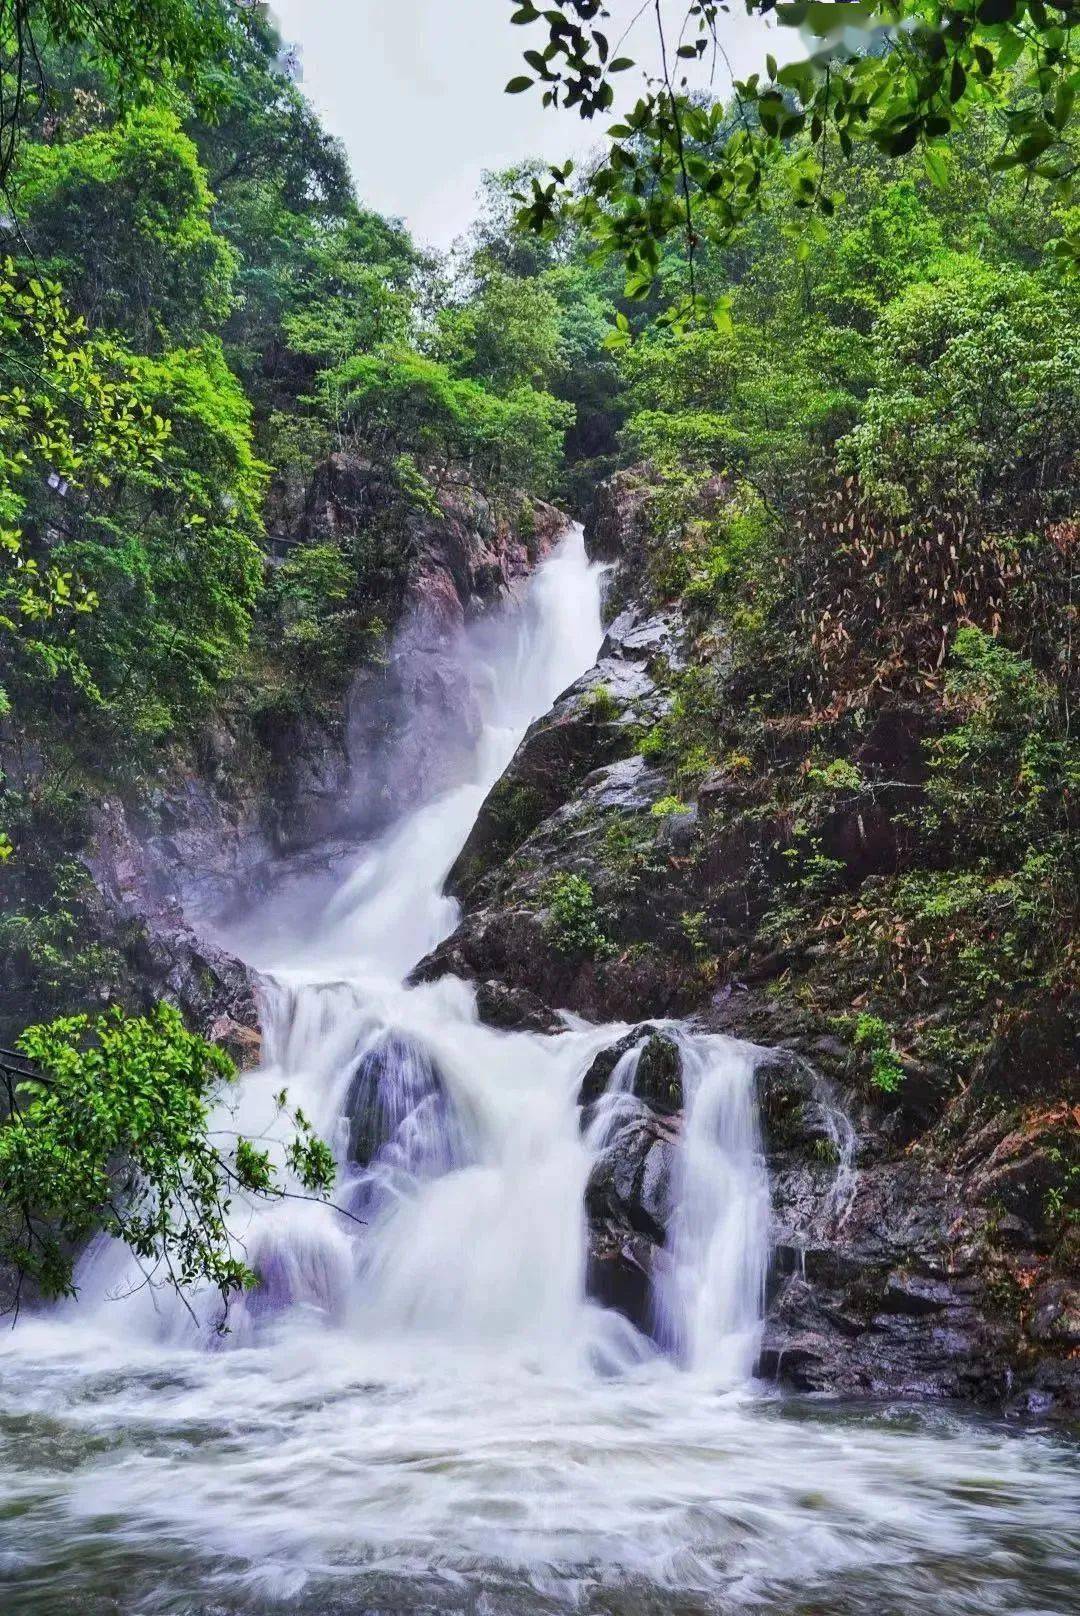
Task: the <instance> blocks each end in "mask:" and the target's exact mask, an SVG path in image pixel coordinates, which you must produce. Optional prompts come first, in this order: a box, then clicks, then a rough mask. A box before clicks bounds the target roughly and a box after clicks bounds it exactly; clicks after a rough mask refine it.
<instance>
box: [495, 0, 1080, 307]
mask: <svg viewBox="0 0 1080 1616" xmlns="http://www.w3.org/2000/svg"><path fill="white" fill-rule="evenodd" d="M646 10H648V11H649V13H650V15H651V17H652V19H653V22H654V26H655V29H656V31H657V35H658V43H659V49H660V56H661V62H662V70H661V73H660V76H659V78H658V79H657V80H650V81H649V82H648V83H647V84H646V87H645V90H644V93H643V94H642V95H641V96H640V97H639V98H638V100H637V101H636V103H635V105H634V106H633V107H632V108H631V109H630V110H628V111H627V112H626V113H625V114H623V115H622V116H621V117H620V118H619V119H618V120H617V122H616V123H615V124H613V125H612V126H611V127H610V129H609V130H608V135H609V141H610V144H609V146H608V150H607V153H606V155H605V157H604V158H603V160H602V161H601V162H600V163H598V164H597V165H595V166H594V167H592V169H591V171H590V173H589V175H588V177H587V179H586V180H585V182H584V184H583V186H582V188H581V191H580V194H579V199H578V204H577V205H578V209H579V211H580V213H581V214H582V216H583V217H584V218H585V219H586V220H587V221H588V224H589V227H590V229H591V230H592V231H593V232H594V233H595V235H596V238H597V242H598V247H599V250H601V251H603V252H605V253H607V254H610V255H612V256H615V257H617V258H619V259H620V260H621V261H622V262H624V263H625V266H626V270H627V284H626V293H627V296H629V297H639V298H644V297H646V296H648V294H649V291H650V289H651V286H652V282H653V279H654V277H655V275H656V273H657V271H658V270H659V268H660V264H661V258H662V254H663V252H664V249H665V246H666V245H667V244H668V243H670V242H672V241H673V240H681V242H682V246H683V249H684V252H685V259H686V272H687V274H686V285H685V287H684V289H683V293H682V295H681V297H680V298H679V300H678V301H677V302H676V303H675V304H674V305H673V306H672V308H671V310H670V311H669V313H668V317H669V318H670V319H671V320H673V321H674V322H676V323H686V322H687V321H692V320H696V319H698V318H699V317H701V316H706V317H711V314H712V307H711V305H710V304H709V301H708V299H706V298H705V297H704V295H703V294H702V292H701V289H700V287H699V285H698V280H697V260H698V258H699V256H700V251H701V248H702V246H703V244H705V243H707V242H710V241H711V242H719V243H724V242H728V241H730V240H731V239H732V237H733V235H734V233H735V231H736V230H737V229H738V227H739V226H740V225H741V224H742V223H743V222H744V221H745V220H746V219H747V218H749V217H750V216H751V215H752V214H753V213H754V212H755V211H757V210H758V209H759V208H760V207H761V206H762V203H763V197H764V194H765V192H766V190H767V186H766V183H765V182H766V181H767V179H768V178H769V176H770V175H772V174H774V173H775V174H779V175H780V176H782V179H783V183H784V188H785V190H786V193H787V197H788V201H789V203H790V204H791V206H792V208H793V209H794V212H795V214H796V217H797V218H801V223H800V224H799V226H798V229H799V232H800V234H801V235H802V237H803V238H804V241H805V242H806V244H807V246H808V244H809V242H810V241H812V240H813V239H815V238H816V237H819V236H820V231H821V228H822V226H823V220H824V219H827V218H830V217H832V215H833V214H834V213H835V211H836V206H837V193H836V184H837V174H836V163H835V159H834V157H833V155H832V152H833V147H834V146H835V147H836V149H837V152H838V153H839V155H840V156H841V157H842V158H848V157H850V155H851V154H852V152H853V150H854V149H855V147H856V144H857V143H862V142H867V141H868V142H871V143H872V144H873V145H874V146H875V147H876V148H877V149H878V150H879V151H881V152H882V153H883V154H884V155H886V156H887V157H889V158H892V159H899V158H902V157H904V156H905V155H906V154H907V153H909V152H911V151H912V150H914V149H915V148H916V147H918V148H919V149H920V150H921V151H922V153H923V158H924V162H925V164H926V167H927V171H928V172H929V173H930V174H931V176H932V177H933V178H934V179H935V180H936V181H937V182H939V183H944V182H945V178H946V175H947V153H948V147H949V144H950V142H951V141H952V140H953V139H954V138H955V135H956V133H957V131H958V130H961V129H963V127H964V126H965V124H966V123H967V121H968V119H969V118H970V116H971V114H972V112H973V111H974V110H976V109H978V108H982V107H986V106H992V107H994V108H995V109H997V110H998V111H999V112H1000V114H1001V139H1000V142H999V147H998V151H997V154H996V156H995V157H994V158H993V164H994V166H995V167H996V168H998V169H1002V170H1004V169H1009V168H1020V169H1023V170H1024V171H1025V172H1027V173H1028V174H1029V175H1030V176H1031V177H1032V178H1033V179H1035V180H1036V181H1038V182H1042V183H1045V184H1047V185H1048V186H1051V187H1053V188H1054V189H1055V190H1056V192H1057V193H1058V195H1059V196H1060V197H1061V198H1062V199H1063V200H1064V201H1065V202H1066V203H1067V202H1069V200H1070V199H1071V196H1072V191H1073V185H1074V180H1075V176H1076V174H1077V172H1078V165H1077V156H1076V151H1075V148H1074V142H1073V140H1072V138H1071V136H1072V134H1073V133H1074V132H1075V128H1076V119H1075V115H1074V108H1075V103H1076V94H1077V90H1078V89H1080V44H1078V40H1080V34H1078V32H1077V29H1076V27H1075V25H1076V23H1077V22H1078V21H1080V0H1052V3H1050V4H1045V3H1044V0H955V3H953V4H951V5H939V4H936V3H931V0H850V3H845V4H817V3H811V4H807V3H804V0H799V3H794V4H780V5H776V4H775V0H747V10H748V12H750V13H751V14H755V13H757V14H764V13H766V12H770V11H775V12H776V15H777V17H778V20H779V21H780V22H781V23H783V24H787V25H789V26H798V27H802V28H803V29H804V30H805V31H807V32H808V33H809V34H810V35H811V36H813V37H814V38H815V39H816V42H817V43H816V47H815V49H814V51H813V53H812V54H811V55H809V56H808V57H807V58H806V59H805V60H803V61H796V62H792V63H790V64H788V65H787V66H784V67H782V68H778V67H777V64H776V62H775V61H774V60H773V59H772V58H771V57H768V58H767V59H766V62H765V64H764V66H765V72H764V74H761V73H755V74H752V75H751V76H750V77H749V78H748V79H747V80H745V81H737V82H736V83H735V86H734V115H733V116H730V117H729V115H728V114H727V112H726V111H725V109H724V108H722V107H721V106H720V105H719V104H718V103H714V102H712V101H711V99H709V98H698V97H695V96H694V94H693V93H692V86H691V84H690V80H689V77H688V73H689V70H690V68H691V65H693V66H697V65H698V64H709V63H710V62H711V63H712V64H713V66H714V67H715V62H716V59H717V57H718V56H720V57H722V56H723V31H722V15H723V13H725V12H726V11H727V10H728V6H727V4H725V3H718V0H689V3H688V4H687V5H686V7H685V14H684V21H683V25H682V28H681V30H680V32H679V35H678V38H677V39H674V38H670V37H669V36H668V34H667V32H666V31H665V25H664V20H663V14H662V10H661V6H660V4H659V0H655V3H654V5H653V6H652V7H649V8H647V7H642V8H640V10H639V11H638V12H637V13H636V16H641V14H642V13H643V12H644V11H646ZM511 20H512V21H513V22H515V23H517V24H521V25H525V26H530V25H534V24H535V25H539V27H540V28H541V29H542V30H543V32H544V34H545V35H546V44H545V45H544V47H543V48H542V49H539V50H537V49H529V50H527V51H526V52H525V61H526V63H527V65H528V67H529V69H530V73H529V74H528V75H521V76H519V77H517V78H515V79H512V80H511V82H510V84H509V85H508V86H507V89H508V91H510V92H511V93H515V94H517V93H520V92H522V91H524V90H528V89H529V88H530V87H532V86H533V85H534V84H538V85H540V86H541V88H542V94H543V97H544V102H545V105H550V106H562V107H566V108H576V109H577V110H578V112H579V114H580V115H581V116H582V117H583V118H587V119H588V118H593V117H595V116H597V115H598V114H604V113H608V112H610V111H611V110H612V109H613V107H614V103H615V88H614V85H615V82H616V78H615V76H616V75H618V74H620V73H622V72H624V71H625V70H626V69H628V68H630V67H632V66H633V61H632V59H631V58H630V57H627V56H622V55H617V54H615V53H614V52H613V51H612V49H611V46H610V43H609V37H608V32H607V31H606V30H608V29H609V26H610V24H611V23H612V22H614V19H613V18H612V16H611V12H610V11H609V8H608V7H607V6H605V5H604V4H603V3H602V0H556V3H555V5H554V6H550V7H548V8H547V9H546V10H544V11H543V12H541V10H539V9H538V8H537V7H536V6H535V5H533V4H532V3H531V0H524V3H521V4H516V5H515V10H514V13H513V16H512V19H511ZM627 20H628V21H632V19H631V17H630V16H629V14H628V16H627ZM601 25H603V26H601ZM616 26H618V24H616ZM799 137H802V138H801V139H800V138H799ZM793 142H795V144H794V145H793V144H792V143H793ZM830 165H831V166H830ZM571 167H572V165H569V164H568V165H566V166H565V167H564V168H562V169H556V170H554V171H552V174H551V175H550V176H549V177H548V178H547V179H546V181H545V180H541V179H539V178H536V177H533V178H532V180H531V194H530V195H529V196H528V197H526V196H525V194H524V193H523V194H522V202H523V209H522V215H521V216H522V218H523V220H524V221H525V222H527V223H528V224H529V225H530V226H531V227H532V228H533V229H535V230H539V231H541V232H543V231H545V230H547V229H550V228H551V227H552V225H553V223H554V220H555V215H556V209H557V198H558V196H559V193H560V191H561V190H562V189H563V188H564V187H565V185H566V183H567V182H568V180H569V177H570V171H571ZM1057 250H1058V253H1059V256H1060V258H1061V260H1062V262H1063V263H1072V264H1076V263H1080V230H1077V228H1076V224H1075V219H1070V220H1069V221H1067V222H1066V228H1065V229H1064V230H1063V232H1062V235H1061V236H1060V237H1059V239H1058V243H1057Z"/></svg>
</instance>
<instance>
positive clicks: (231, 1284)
mask: <svg viewBox="0 0 1080 1616" xmlns="http://www.w3.org/2000/svg"><path fill="white" fill-rule="evenodd" d="M18 1048H19V1053H20V1054H21V1055H22V1056H24V1057H25V1059H26V1061H27V1062H29V1063H30V1066H31V1068H32V1070H33V1072H34V1074H35V1075H34V1076H33V1077H20V1076H19V1075H18V1074H17V1072H15V1071H14V1070H13V1069H10V1068H6V1069H4V1070H3V1071H2V1072H0V1081H3V1083H4V1084H5V1085H6V1089H7V1094H8V1100H9V1106H10V1109H9V1112H8V1114H7V1116H6V1118H5V1119H4V1121H3V1122H2V1123H0V1257H2V1258H3V1260H4V1261H5V1262H6V1263H8V1264H11V1265H13V1266H14V1268H15V1270H16V1273H17V1274H18V1275H19V1276H20V1277H19V1280H18V1288H17V1290H16V1293H15V1296H14V1297H13V1298H12V1304H13V1305H15V1306H16V1307H17V1305H18V1300H19V1293H20V1291H21V1288H22V1283H23V1281H24V1280H26V1279H29V1280H31V1281H32V1282H33V1284H34V1285H35V1287H36V1288H37V1289H38V1290H39V1291H40V1293H41V1294H43V1295H45V1296H60V1295H73V1294H74V1286H73V1279H72V1258H71V1252H72V1250H73V1249H76V1248H77V1247H78V1246H79V1245H81V1244H83V1243H84V1242H85V1241H86V1240H87V1239H88V1238H90V1236H92V1235H93V1234H95V1233H98V1232H101V1231H104V1232H105V1233H107V1234H111V1235H113V1236H114V1237H116V1238H117V1239H120V1240H123V1241H124V1242H125V1243H126V1244H127V1245H128V1246H130V1248H131V1250H132V1251H133V1253H134V1254H135V1256H136V1257H137V1258H138V1259H139V1260H140V1262H141V1263H142V1264H143V1266H144V1270H145V1272H146V1275H147V1282H148V1283H150V1284H171V1285H173V1286H175V1287H176V1288H178V1289H180V1290H181V1291H184V1290H188V1289H192V1288H198V1287H200V1286H202V1285H205V1284H209V1285H210V1286H212V1287H213V1288H214V1289H215V1290H217V1291H218V1292H219V1293H220V1296H221V1299H222V1302H223V1304H224V1306H225V1307H226V1308H227V1306H228V1302H229V1298H230V1296H231V1295H232V1294H233V1293H234V1292H236V1291H237V1290H239V1289H242V1288H245V1287H247V1286H250V1285H253V1284H254V1283H256V1278H257V1276H256V1275H255V1274H254V1273H253V1272H252V1271H251V1269H250V1268H249V1267H248V1266H247V1264H246V1262H245V1261H244V1259H243V1257H242V1255H239V1254H238V1253H237V1250H236V1248H235V1247H234V1243H233V1240H232V1238H231V1236H230V1234H229V1228H228V1216H229V1212H230V1209H231V1207H232V1204H233V1201H234V1200H235V1198H236V1197H237V1196H255V1197H275V1196H280V1195H283V1194H286V1193H290V1192H288V1191H286V1190H285V1189H284V1188H283V1187H282V1185H281V1183H280V1180H279V1177H278V1174H277V1173H276V1172H275V1170H274V1168H273V1166H272V1165H271V1161H270V1156H269V1152H268V1151H267V1150H265V1149H260V1148H258V1147H257V1145H256V1144H255V1143H254V1142H252V1141H250V1140H246V1139H243V1138H236V1136H235V1135H231V1136H230V1135H224V1134H223V1135H220V1136H219V1135H217V1134H216V1133H215V1130H214V1128H213V1126H212V1106H213V1105H214V1103H215V1102H216V1100H217V1098H218V1095H219V1091H220V1090H221V1089H222V1087H223V1086H224V1085H226V1084H227V1083H228V1082H229V1081H230V1080H231V1079H232V1077H233V1076H234V1069H233V1066H232V1063H231V1061H230V1060H229V1058H228V1056H227V1055H226V1054H225V1053H224V1051H222V1050H221V1049H219V1048H217V1047H216V1046H215V1045H212V1044H207V1043H206V1042H205V1041H204V1040H203V1039H202V1038H199V1037H197V1036H196V1035H195V1034H194V1033H191V1032H188V1031H187V1030H186V1028H185V1027H184V1025H183V1022H182V1021H181V1019H180V1016H179V1014H178V1012H177V1011H176V1010H174V1009H172V1008H171V1007H170V1006H168V1005H164V1004H163V1005H159V1006H158V1007H157V1008H156V1009H155V1010H154V1011H153V1012H152V1013H151V1014H150V1015H148V1016H145V1017H129V1016H125V1015H124V1014H123V1012H122V1011H120V1010H118V1009H117V1010H112V1011H109V1012H108V1013H107V1014H105V1015H100V1016H96V1017H93V1018H91V1017H87V1016H72V1017H68V1018H66V1019H64V1020H60V1021H56V1022H53V1023H52V1024H51V1025H49V1026H38V1027H31V1028H29V1029H28V1030H27V1031H26V1032H24V1033H23V1035H22V1036H21V1038H20V1039H19V1042H18ZM279 1100H280V1108H281V1109H282V1110H284V1108H285V1105H286V1097H285V1096H284V1095H282V1096H280V1097H279ZM293 1122H294V1124H295V1128H296V1133H295V1136H294V1138H293V1140H292V1141H291V1143H290V1145H289V1147H288V1150H287V1160H288V1165H289V1168H290V1170H291V1171H292V1172H293V1173H294V1174H295V1175H296V1177H297V1179H298V1182H299V1183H300V1184H301V1186H302V1187H303V1189H304V1191H306V1192H307V1193H310V1194H313V1195H316V1196H323V1195H325V1194H326V1193H327V1192H328V1191H329V1189H330V1188H331V1186H332V1183H333V1176H334V1169H333V1160H332V1158H331V1156H330V1154H329V1151H328V1150H327V1147H326V1146H325V1145H323V1144H321V1142H319V1141H317V1140H315V1139H314V1138H313V1136H312V1134H311V1130H310V1127H309V1125H308V1123H307V1121H306V1119H305V1118H304V1117H303V1116H302V1115H301V1114H300V1113H299V1112H297V1113H295V1115H294V1117H293ZM219 1139H220V1140H221V1142H220V1143H219ZM226 1139H228V1141H229V1142H228V1143H225V1142H224V1141H225V1140H226Z"/></svg>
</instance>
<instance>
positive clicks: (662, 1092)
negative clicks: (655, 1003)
mask: <svg viewBox="0 0 1080 1616" xmlns="http://www.w3.org/2000/svg"><path fill="white" fill-rule="evenodd" d="M639 1045H640V1046H641V1054H640V1055H639V1057H638V1062H637V1066H636V1068H635V1070H634V1080H633V1086H632V1090H631V1092H632V1093H633V1094H635V1095H636V1096H637V1097H638V1098H639V1099H640V1100H642V1101H643V1102H644V1104H646V1105H647V1106H649V1108H650V1109H651V1110H653V1111H656V1112H657V1113H658V1114H660V1115H670V1114H671V1113H673V1112H676V1111H681V1110H682V1106H683V1088H682V1058H681V1056H680V1054H679V1049H678V1045H677V1044H676V1043H675V1042H674V1040H673V1039H671V1038H669V1037H668V1036H667V1035H666V1034H665V1033H663V1032H661V1031H660V1030H659V1029H658V1028H656V1027H652V1026H649V1025H648V1024H647V1023H646V1024H644V1025H642V1026H640V1027H635V1028H634V1029H633V1031H632V1032H628V1033H627V1034H626V1035H625V1036H624V1037H623V1038H620V1039H619V1040H618V1041H617V1042H616V1043H614V1044H610V1045H609V1046H608V1048H607V1049H602V1050H601V1051H600V1053H599V1054H598V1055H596V1056H595V1057H594V1059H593V1062H592V1064H591V1065H590V1067H589V1069H588V1071H587V1072H586V1073H585V1076H584V1078H583V1079H582V1081H581V1087H580V1089H579V1090H578V1104H579V1105H580V1106H583V1107H590V1106H592V1105H594V1104H595V1102H596V1101H597V1100H598V1099H599V1098H600V1096H601V1095H602V1094H603V1093H604V1092H605V1090H606V1089H607V1086H608V1084H609V1082H610V1081H611V1074H612V1073H613V1072H614V1070H615V1068H616V1066H617V1065H618V1064H619V1061H620V1060H621V1059H622V1058H623V1056H624V1055H625V1054H627V1053H628V1051H630V1050H631V1049H635V1048H637V1047H638V1046H639Z"/></svg>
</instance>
